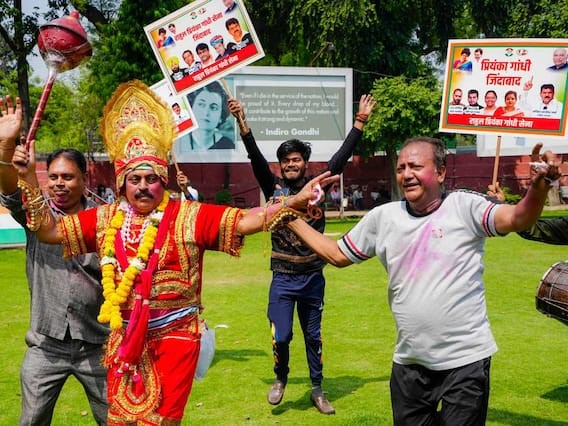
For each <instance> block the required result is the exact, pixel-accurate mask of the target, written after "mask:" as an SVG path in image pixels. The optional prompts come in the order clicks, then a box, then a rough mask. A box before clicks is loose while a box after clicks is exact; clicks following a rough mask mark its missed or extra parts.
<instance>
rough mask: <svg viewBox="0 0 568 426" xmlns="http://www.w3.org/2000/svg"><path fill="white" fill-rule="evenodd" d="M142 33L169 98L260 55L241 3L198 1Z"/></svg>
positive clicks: (215, 0) (243, 64)
mask: <svg viewBox="0 0 568 426" xmlns="http://www.w3.org/2000/svg"><path fill="white" fill-rule="evenodd" d="M144 31H145V33H146V36H147V38H148V41H149V42H150V46H151V48H152V50H153V52H154V54H155V56H156V59H157V61H158V64H159V66H160V68H161V70H162V72H163V74H164V77H165V79H166V82H167V83H168V85H169V86H170V89H171V91H172V93H174V94H175V95H183V94H187V93H189V92H192V91H194V90H196V89H198V88H200V87H203V86H206V85H207V84H209V83H211V82H213V81H215V80H218V79H220V78H221V77H224V76H226V75H227V74H229V73H231V72H234V71H235V70H237V69H239V68H242V67H244V66H245V65H248V64H250V63H252V62H254V61H256V60H258V59H260V58H262V57H263V56H264V51H263V49H262V46H261V44H260V40H259V39H258V37H257V35H256V32H255V31H254V27H253V25H252V22H251V21H250V18H249V16H248V14H247V11H246V9H245V7H244V5H243V3H242V1H241V0H201V1H196V2H192V3H190V4H188V5H187V6H184V7H183V8H181V9H178V10H177V11H175V12H173V13H171V14H169V15H167V16H165V17H163V18H161V19H159V20H157V21H155V22H153V23H151V24H149V25H147V26H145V27H144Z"/></svg>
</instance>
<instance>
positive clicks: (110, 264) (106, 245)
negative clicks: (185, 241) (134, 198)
mask: <svg viewBox="0 0 568 426" xmlns="http://www.w3.org/2000/svg"><path fill="white" fill-rule="evenodd" d="M169 198H170V193H169V192H168V191H166V192H165V193H164V197H163V198H162V201H161V202H160V204H159V205H158V207H156V209H155V210H154V211H153V212H152V213H150V215H149V218H150V223H149V225H148V227H147V228H146V230H145V231H144V235H142V239H141V241H140V244H139V246H138V251H137V252H136V256H135V257H134V258H133V259H132V260H131V261H130V263H129V265H128V267H127V268H126V270H125V271H124V273H123V274H122V279H121V280H120V283H119V284H118V286H117V285H116V276H117V271H116V268H117V265H118V262H117V260H116V252H115V247H114V244H115V241H116V234H117V233H118V232H120V229H121V228H122V226H123V224H124V219H125V217H126V212H127V211H128V209H129V208H130V205H129V204H128V202H127V201H126V200H124V199H122V200H121V202H120V205H119V206H118V209H117V211H116V213H115V215H114V217H113V218H112V220H111V222H110V227H109V228H108V229H107V231H106V233H105V238H104V242H103V258H102V259H101V270H102V280H101V284H102V286H103V296H104V299H105V301H104V302H103V304H102V305H101V310H100V313H99V316H98V317H97V319H98V321H99V322H101V323H107V322H110V328H111V329H112V330H116V329H119V328H121V327H122V314H121V313H120V305H121V304H122V303H124V302H126V299H128V295H129V294H130V291H131V290H132V286H133V285H134V281H135V280H136V277H137V276H138V274H139V273H140V271H142V270H143V269H144V268H146V263H147V262H148V258H149V257H150V252H151V251H152V250H153V248H154V244H155V242H156V236H157V235H158V226H159V225H160V222H161V220H162V218H163V216H164V210H165V209H166V206H167V205H168V201H169Z"/></svg>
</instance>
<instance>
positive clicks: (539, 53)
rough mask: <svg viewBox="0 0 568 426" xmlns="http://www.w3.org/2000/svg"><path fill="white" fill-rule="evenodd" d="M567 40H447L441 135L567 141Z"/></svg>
mask: <svg viewBox="0 0 568 426" xmlns="http://www.w3.org/2000/svg"><path fill="white" fill-rule="evenodd" d="M567 60H568V39H475V40H450V42H449V45H448V59H447V63H446V71H445V79H444V90H443V97H442V108H441V112H440V131H442V132H450V133H471V134H484V133H487V134H494V135H511V136H526V137H550V138H566V117H567V112H568V111H567V109H566V89H567V87H566V86H567V76H568V62H567Z"/></svg>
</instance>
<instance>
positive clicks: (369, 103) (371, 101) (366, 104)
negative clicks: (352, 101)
mask: <svg viewBox="0 0 568 426" xmlns="http://www.w3.org/2000/svg"><path fill="white" fill-rule="evenodd" d="M376 103H377V101H375V98H373V95H371V94H368V95H362V96H361V99H359V111H358V112H357V115H359V114H361V115H365V116H367V117H369V115H370V114H371V111H373V108H374V106H375V105H376Z"/></svg>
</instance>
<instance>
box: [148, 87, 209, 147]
mask: <svg viewBox="0 0 568 426" xmlns="http://www.w3.org/2000/svg"><path fill="white" fill-rule="evenodd" d="M150 89H152V90H153V91H154V93H156V94H157V95H158V96H159V97H160V98H161V99H162V101H164V103H165V104H166V105H167V106H168V107H169V108H170V111H171V112H172V117H173V119H174V122H175V124H176V128H177V136H178V137H180V136H183V135H185V134H187V133H189V132H191V131H192V130H195V129H197V127H198V122H197V120H196V119H195V115H194V114H193V110H192V109H191V106H190V105H189V102H188V100H187V98H186V97H185V96H181V95H174V94H173V93H172V91H171V89H170V86H169V85H168V82H167V81H166V80H160V81H159V82H157V83H156V84H154V85H153V86H152V87H150Z"/></svg>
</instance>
